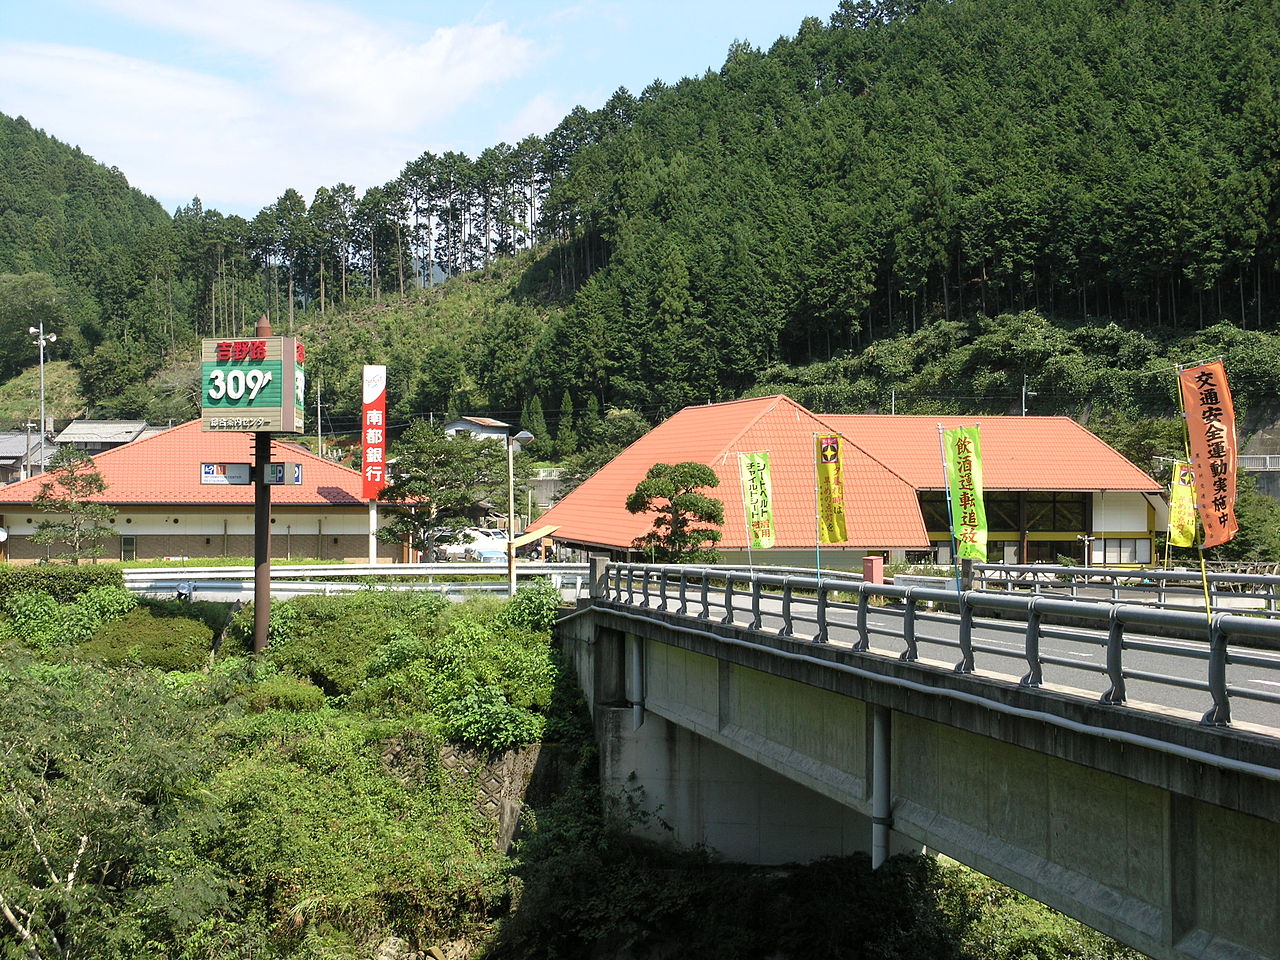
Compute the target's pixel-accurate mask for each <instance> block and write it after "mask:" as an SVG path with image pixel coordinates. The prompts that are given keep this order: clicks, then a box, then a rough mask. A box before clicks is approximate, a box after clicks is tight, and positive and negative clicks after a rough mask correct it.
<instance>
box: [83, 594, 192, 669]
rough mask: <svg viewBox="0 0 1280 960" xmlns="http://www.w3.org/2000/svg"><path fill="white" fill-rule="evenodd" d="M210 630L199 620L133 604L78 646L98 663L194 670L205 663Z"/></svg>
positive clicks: (86, 655)
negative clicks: (133, 605) (119, 616)
mask: <svg viewBox="0 0 1280 960" xmlns="http://www.w3.org/2000/svg"><path fill="white" fill-rule="evenodd" d="M212 648H213V631H212V630H210V629H209V626H208V625H207V624H205V623H203V622H201V621H200V620H195V619H190V618H187V617H175V616H165V615H164V613H163V612H161V613H160V614H159V615H157V614H156V613H154V612H153V611H152V609H151V608H150V607H148V606H139V607H135V608H134V609H133V610H131V611H129V612H128V613H126V614H125V615H124V616H123V617H121V618H120V619H118V620H113V621H112V622H110V623H107V624H103V625H101V626H100V627H98V629H97V630H96V631H93V634H92V637H90V638H87V639H86V640H85V641H84V642H83V643H81V645H80V654H81V655H82V656H83V657H85V658H86V659H90V660H97V661H99V662H101V663H140V664H142V665H144V666H148V667H155V668H157V669H159V670H196V669H199V668H201V667H203V666H204V665H206V664H207V663H208V660H209V651H210V650H211V649H212Z"/></svg>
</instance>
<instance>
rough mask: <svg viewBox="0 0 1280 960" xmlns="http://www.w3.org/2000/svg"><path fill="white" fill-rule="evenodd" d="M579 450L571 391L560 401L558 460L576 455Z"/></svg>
mask: <svg viewBox="0 0 1280 960" xmlns="http://www.w3.org/2000/svg"><path fill="white" fill-rule="evenodd" d="M577 450H578V432H577V431H576V430H575V429H574V425H573V398H572V397H571V396H569V391H568V390H566V391H565V392H564V396H563V397H562V398H561V399H560V422H559V423H558V424H556V459H557V460H563V459H564V458H565V457H567V456H570V455H571V454H573V453H576V452H577Z"/></svg>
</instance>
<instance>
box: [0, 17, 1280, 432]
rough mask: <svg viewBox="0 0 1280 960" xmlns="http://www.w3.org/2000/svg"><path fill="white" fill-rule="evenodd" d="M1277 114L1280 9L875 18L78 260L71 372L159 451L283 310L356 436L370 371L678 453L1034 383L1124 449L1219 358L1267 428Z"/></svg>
mask: <svg viewBox="0 0 1280 960" xmlns="http://www.w3.org/2000/svg"><path fill="white" fill-rule="evenodd" d="M691 66H693V65H691ZM1278 84H1280V0H1239V2H1226V0H1150V2H1144V0H1131V2H1125V0H950V2H944V0H926V2H922V3H899V2H893V0H883V2H875V3H852V2H848V0H845V2H842V3H841V4H840V6H839V8H838V9H837V10H836V11H835V12H834V13H833V14H832V15H831V16H830V18H829V19H828V20H827V21H825V22H824V21H820V20H817V19H806V20H804V21H803V22H802V23H800V24H798V29H797V32H796V34H795V36H794V37H787V38H782V39H780V40H778V41H777V42H776V43H775V44H774V45H773V46H772V47H771V48H770V49H769V50H768V51H762V50H759V49H756V48H753V47H751V46H749V45H746V44H735V45H734V46H733V47H732V48H731V49H730V50H729V52H728V56H727V59H726V61H725V63H724V64H723V66H722V67H721V68H720V69H719V70H713V71H708V72H706V73H705V74H704V75H701V76H698V77H695V78H690V79H686V80H684V81H682V82H680V83H679V84H676V85H674V86H671V87H667V86H664V85H662V84H658V83H655V84H654V85H652V86H650V87H648V88H646V89H645V90H644V91H642V92H641V93H640V94H639V95H638V96H636V95H633V94H632V93H630V92H628V91H626V90H619V91H618V92H617V93H615V94H614V95H613V96H612V97H611V98H610V99H609V101H608V102H607V103H606V104H604V105H603V106H602V107H600V108H599V109H596V110H587V109H583V108H578V109H575V110H574V111H573V112H572V113H571V114H569V115H568V116H567V117H565V118H564V120H563V121H562V122H561V123H560V124H559V126H557V128H556V129H555V130H554V131H552V132H551V133H550V134H549V135H547V136H546V137H545V138H537V137H530V138H527V139H526V140H523V141H521V142H520V143H519V144H517V145H515V146H509V145H506V144H498V145H495V146H493V147H491V148H489V149H487V150H485V151H483V152H482V153H481V154H480V155H479V156H478V157H476V158H474V159H473V158H469V157H466V156H464V155H462V154H459V153H454V152H450V153H445V154H443V155H435V154H431V153H427V154H423V155H422V156H421V157H418V158H415V159H411V160H409V161H408V162H407V163H406V165H405V168H404V170H403V172H402V173H401V175H400V176H399V177H397V178H396V179H395V180H393V181H392V182H390V183H388V184H385V185H383V186H380V187H375V188H371V189H369V190H367V191H366V192H365V193H364V194H363V195H357V194H356V191H354V190H353V189H352V188H351V187H349V186H347V185H345V184H337V185H334V186H333V187H329V188H322V189H321V190H319V191H317V192H316V194H315V196H314V197H313V199H312V200H311V201H310V202H309V203H308V202H307V200H306V199H305V198H304V197H303V196H302V195H301V194H299V193H298V192H297V191H294V190H290V191H288V192H286V193H285V194H284V195H283V196H282V197H280V198H279V199H278V200H277V201H276V202H275V203H274V204H272V205H270V206H268V207H266V208H264V209H263V211H262V212H261V213H260V214H259V215H258V216H257V217H255V218H254V219H253V220H252V221H245V220H243V219H241V218H238V217H223V216H222V215H221V214H218V213H217V212H216V211H211V210H206V209H203V208H202V207H201V205H200V204H199V202H198V201H196V202H193V203H192V204H191V205H190V206H189V207H185V208H183V209H181V210H179V211H177V214H176V216H175V217H174V218H173V219H172V222H171V223H170V224H169V225H168V229H167V230H165V231H156V232H154V233H152V232H149V231H148V229H147V228H146V227H145V226H144V225H143V224H142V223H139V219H141V220H143V222H144V223H150V221H149V220H146V219H145V218H144V217H142V215H141V214H136V215H133V219H132V220H131V221H129V220H128V218H126V221H127V222H131V224H132V225H131V226H129V227H128V228H127V229H126V232H132V234H133V236H134V237H135V242H134V244H133V249H134V250H135V251H139V250H145V251H146V253H145V254H142V255H138V254H137V253H136V252H135V253H134V255H133V256H132V257H131V258H124V257H122V258H116V257H109V258H106V259H107V260H108V261H109V262H103V261H102V260H98V261H95V263H96V264H97V265H98V266H100V267H101V270H98V269H95V270H94V271H90V272H89V273H86V272H85V271H83V270H81V271H80V272H79V273H77V272H75V263H76V261H77V258H76V257H72V256H70V255H69V254H67V253H62V256H63V261H62V263H63V269H60V270H56V271H55V278H56V281H57V282H58V283H66V284H70V285H73V286H77V285H78V286H82V287H84V288H85V289H86V290H87V293H88V295H87V296H82V297H81V298H80V299H79V301H77V302H85V303H91V304H96V305H98V307H99V311H98V313H97V314H95V315H89V314H84V313H82V315H80V316H76V317H71V318H69V323H70V324H71V325H72V326H73V327H74V328H76V331H77V333H76V335H75V336H73V337H70V338H68V350H69V353H68V354H67V355H68V356H70V357H72V358H73V359H76V360H77V362H78V363H79V364H80V368H81V371H82V379H83V381H84V384H85V388H86V391H87V393H88V398H89V401H90V403H91V404H92V405H93V406H94V409H96V410H100V411H103V412H112V413H118V414H132V415H146V414H147V413H148V411H149V410H151V409H153V407H154V405H155V403H156V398H155V396H154V395H153V394H154V391H152V394H148V392H147V391H145V390H138V389H132V390H131V389H126V388H127V387H128V386H129V384H126V383H124V382H123V381H122V379H121V378H122V377H126V376H127V377H132V378H134V379H135V380H143V379H146V378H147V377H153V376H154V375H156V374H157V372H158V371H159V370H160V368H161V362H160V360H159V359H158V358H161V357H163V355H164V353H165V352H166V351H174V353H175V355H177V356H184V357H185V356H189V355H191V353H192V349H193V348H192V344H193V343H194V340H195V339H196V338H198V337H199V336H202V335H204V336H208V335H217V334H222V333H227V332H234V331H239V330H243V329H246V328H247V326H248V325H250V324H251V323H252V321H253V319H254V318H255V317H256V316H257V315H258V313H259V312H262V311H263V310H266V311H268V312H269V313H270V314H271V315H272V317H273V320H274V321H275V322H276V327H277V330H281V329H288V330H292V331H294V332H299V333H303V334H304V335H306V336H308V337H309V338H310V342H312V343H313V344H314V346H315V349H314V352H313V354H312V357H313V361H312V362H313V364H314V366H313V367H312V379H313V382H315V381H319V382H321V383H322V385H323V386H322V395H323V393H324V390H325V389H328V390H329V391H330V392H331V393H332V394H333V398H332V402H330V399H329V398H327V397H326V398H325V403H326V410H327V411H329V413H330V415H336V416H337V417H338V420H336V421H331V422H336V423H341V422H342V420H341V418H342V415H343V414H344V413H348V412H350V409H351V407H352V406H353V404H354V403H355V401H354V397H356V396H358V389H356V377H357V371H358V365H359V364H360V363H363V362H375V361H376V362H388V363H389V364H391V367H392V370H391V374H392V382H391V393H392V394H394V395H396V396H398V397H399V398H400V402H399V411H398V412H399V415H400V416H401V417H402V418H407V417H409V416H412V415H414V414H425V413H426V412H428V411H431V410H435V411H439V412H443V411H444V410H445V408H447V407H454V408H458V407H462V406H466V407H468V408H471V409H486V408H487V409H489V410H491V411H492V412H494V413H496V414H498V415H500V416H505V417H508V418H515V417H518V416H519V415H520V411H521V410H522V409H528V407H529V406H530V404H531V403H533V402H534V401H535V400H537V401H538V402H539V405H540V406H542V407H543V408H545V409H546V410H547V411H548V413H551V412H552V411H554V410H557V409H560V408H561V406H562V404H563V403H564V399H563V398H565V397H566V395H567V397H568V403H567V407H568V408H570V409H572V410H574V411H577V410H582V409H584V408H585V407H586V405H587V404H588V402H589V401H592V402H594V403H596V404H599V405H601V406H608V405H616V406H622V407H632V408H635V409H638V410H641V411H642V412H644V413H645V414H646V416H649V417H650V418H651V419H654V418H656V417H658V416H660V415H662V414H665V413H669V412H671V411H673V410H674V409H677V408H678V407H679V406H681V405H683V404H686V403H690V402H704V401H706V400H714V399H726V398H729V397H734V396H738V395H740V394H742V393H743V392H749V391H759V390H762V389H770V388H773V387H774V386H781V387H782V388H785V389H787V390H788V391H789V392H792V393H794V394H797V395H800V396H801V398H802V399H805V400H807V401H809V402H814V403H816V404H818V405H820V406H824V407H826V408H828V409H866V408H868V407H877V408H881V409H889V408H890V407H891V405H894V404H897V405H898V406H897V409H899V410H903V409H913V407H912V404H915V407H914V409H936V408H937V406H938V405H939V404H942V403H949V404H951V405H953V406H954V405H956V404H958V405H959V406H960V407H962V408H964V409H971V410H974V411H987V410H992V409H994V410H997V411H1004V410H1007V409H1010V408H1015V407H1016V405H1017V403H1018V400H1019V395H1020V389H1021V387H1022V385H1023V383H1024V382H1025V383H1026V385H1027V389H1028V392H1029V394H1030V395H1033V396H1034V397H1035V400H1034V401H1033V406H1032V409H1033V411H1034V412H1041V413H1047V412H1059V411H1060V410H1061V411H1069V412H1073V413H1077V414H1081V413H1082V412H1087V410H1083V411H1082V401H1083V402H1087V403H1088V404H1093V405H1096V406H1098V407H1101V408H1102V409H1104V410H1105V409H1111V408H1117V409H1122V410H1123V412H1124V414H1125V415H1126V416H1130V415H1133V414H1136V413H1137V412H1143V411H1150V410H1155V409H1156V408H1158V407H1161V406H1167V404H1168V401H1169V398H1170V396H1171V394H1170V392H1169V390H1168V387H1167V386H1159V385H1154V384H1152V383H1150V382H1148V380H1147V379H1144V378H1148V379H1149V377H1150V376H1151V375H1152V373H1153V371H1156V370H1158V369H1163V370H1167V369H1168V367H1169V365H1170V364H1171V363H1172V362H1173V361H1174V360H1177V359H1181V360H1193V359H1199V358H1200V356H1202V355H1203V354H1200V355H1194V356H1193V355H1191V354H1192V353H1194V352H1195V351H1209V352H1213V353H1216V352H1224V351H1225V352H1227V353H1228V354H1229V355H1231V358H1232V360H1233V361H1234V360H1235V359H1236V358H1237V357H1238V358H1239V359H1240V360H1241V362H1243V363H1250V364H1252V368H1251V372H1250V373H1249V375H1248V376H1246V377H1245V378H1243V382H1242V384H1241V386H1242V389H1243V390H1244V393H1245V399H1246V401H1247V400H1249V399H1252V398H1256V397H1261V396H1265V395H1268V394H1274V393H1276V392H1278V391H1277V389H1276V388H1277V380H1276V374H1274V373H1268V372H1267V370H1266V369H1263V368H1262V367H1261V366H1259V364H1260V363H1261V361H1260V360H1259V359H1258V358H1263V357H1267V356H1271V355H1274V351H1275V345H1274V343H1273V341H1272V336H1271V334H1270V331H1271V330H1273V329H1274V326H1275V322H1276V319H1277V317H1276V309H1275V303H1276V294H1277V292H1278V290H1277V288H1278V286H1280V276H1278V275H1277V263H1278V262H1280V243H1278V238H1277V233H1276V231H1277V224H1280V203H1278V200H1277V198H1278V197H1280V100H1278V99H1277V96H1278ZM6 129H7V127H6ZM5 149H6V151H9V152H11V150H12V148H11V147H8V146H6V148H5ZM4 162H5V163H6V164H7V165H10V166H11V165H12V163H13V160H12V157H7V158H6V159H5V160H4ZM10 189H12V187H11V188H10ZM6 206H7V205H6ZM6 222H7V221H6ZM10 233H12V231H11V230H10ZM144 236H145V237H146V238H147V243H150V244H151V247H148V246H147V245H146V243H144V241H143V238H144ZM522 251H530V252H527V253H523V254H522V253H521V252H522ZM60 252H61V251H60ZM516 254H520V256H519V257H518V259H516V260H511V259H509V258H510V257H511V256H512V255H516ZM23 255H24V254H22V253H21V252H20V253H19V256H23ZM25 256H26V259H12V260H5V261H3V264H2V265H0V269H9V270H12V269H29V268H30V266H35V265H38V264H39V263H41V262H42V261H40V260H38V259H32V256H31V255H30V254H25ZM10 264H18V266H16V267H15V266H11V265H10ZM55 266H56V265H55ZM49 269H51V270H52V269H54V267H50V268H49ZM481 270H483V271H484V273H483V276H485V277H490V278H493V277H496V278H497V279H496V280H491V281H488V282H487V283H488V285H487V286H486V285H485V284H484V283H477V281H478V280H479V279H480V278H481V276H482V274H479V273H475V272H472V271H481ZM460 274H466V275H467V276H459V275H460ZM441 277H456V278H457V279H455V280H451V281H449V282H447V283H445V284H444V286H443V288H442V290H433V291H428V292H427V293H426V294H425V295H424V294H421V293H415V289H416V288H417V287H418V286H420V285H430V284H433V283H435V282H436V281H437V280H438V279H439V278H441ZM393 304H394V306H393ZM0 309H2V307H0ZM99 342H101V343H102V344H103V346H102V347H101V348H100V349H99V350H98V351H97V352H96V353H95V354H93V355H90V354H89V352H88V348H89V347H90V346H92V345H93V344H95V343H99ZM125 342H129V343H131V344H138V343H141V344H143V345H149V346H152V347H154V348H155V349H150V350H147V349H143V350H138V349H136V348H134V347H130V348H125V347H123V346H120V344H123V343H125ZM0 349H12V348H11V347H9V346H8V345H5V346H3V347H0ZM112 350H116V351H117V353H116V355H115V357H114V361H115V362H113V363H110V364H106V363H103V362H100V361H95V360H94V357H101V356H111V351H112ZM77 351H78V352H77ZM815 364H816V366H815ZM1055 365H1056V366H1055ZM1024 376H1025V377H1026V380H1025V381H1024V380H1023V377H1024ZM1072 378H1075V379H1072ZM1135 378H1136V379H1135ZM170 386H172V380H171V381H170ZM169 402H170V403H172V399H171V400H170V401H169Z"/></svg>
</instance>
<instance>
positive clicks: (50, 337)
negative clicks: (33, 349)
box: [27, 320, 58, 473]
mask: <svg viewBox="0 0 1280 960" xmlns="http://www.w3.org/2000/svg"><path fill="white" fill-rule="evenodd" d="M27 333H36V334H39V336H37V337H36V338H35V339H34V340H32V341H31V342H32V343H38V344H40V472H41V473H44V436H45V431H46V430H47V429H48V421H47V420H45V418H44V345H45V344H46V343H53V342H54V341H55V340H57V339H58V335H57V334H56V333H48V334H46V333H45V332H44V321H43V320H41V321H40V326H38V327H27Z"/></svg>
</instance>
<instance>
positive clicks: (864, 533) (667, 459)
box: [538, 396, 928, 550]
mask: <svg viewBox="0 0 1280 960" xmlns="http://www.w3.org/2000/svg"><path fill="white" fill-rule="evenodd" d="M836 430H837V428H835V427H834V425H833V424H832V423H831V422H830V421H829V419H828V418H825V417H818V416H815V415H814V414H812V413H810V412H809V411H808V410H806V409H805V408H804V407H802V406H800V404H798V403H796V402H795V401H793V400H791V399H789V398H788V397H782V396H775V397H761V398H758V399H753V400H737V401H733V402H731V403H717V404H709V405H707V406H702V407H686V408H685V409H684V410H681V411H680V412H679V413H677V414H676V415H675V416H673V417H672V418H671V419H669V420H667V421H666V422H665V423H662V424H660V425H659V426H657V427H655V428H654V429H653V430H651V431H650V432H649V433H647V434H646V435H645V436H643V437H641V438H640V439H639V440H637V441H636V442H635V443H633V444H632V445H631V446H629V447H628V448H627V449H626V450H624V451H623V452H622V453H620V454H618V456H617V457H615V458H614V459H613V460H611V461H610V462H609V463H608V464H607V465H606V466H605V467H603V468H602V469H601V470H600V471H599V472H598V473H596V474H595V475H594V476H592V477H590V478H589V479H587V480H586V481H584V482H583V483H582V485H581V486H579V487H578V488H577V489H575V490H574V491H572V492H571V493H570V494H569V495H568V496H566V497H565V498H564V499H563V500H561V501H560V502H559V503H558V504H556V505H555V506H554V507H552V508H551V509H550V510H548V511H547V512H546V513H545V514H544V515H543V516H542V517H540V518H539V519H538V525H539V526H541V525H544V524H554V525H556V526H558V527H559V529H558V530H556V532H555V537H556V539H558V540H567V541H570V542H573V543H582V544H590V545H595V546H601V547H615V548H627V547H630V546H631V543H632V541H633V540H635V539H636V538H637V537H641V536H643V535H644V534H645V533H647V532H648V531H649V530H650V529H652V527H653V516H654V515H653V514H652V513H646V514H632V513H629V512H627V508H626V500H627V497H628V496H629V495H630V494H631V493H632V492H633V491H634V490H635V488H636V484H638V483H639V482H640V481H641V480H642V479H644V476H645V474H646V473H647V472H648V470H649V468H650V467H652V466H653V465H654V464H655V463H683V462H685V461H693V462H695V463H703V464H706V465H707V466H709V467H711V469H712V470H714V471H715V473H716V476H717V477H719V479H720V486H719V487H717V488H716V489H715V490H714V491H711V493H712V495H714V496H716V497H718V498H719V499H720V500H721V501H723V502H724V526H723V528H722V531H723V538H722V539H721V541H720V545H721V546H722V547H725V548H728V549H730V550H741V549H745V548H746V540H747V538H746V520H745V517H744V514H743V507H742V488H741V485H740V481H739V479H738V456H737V455H738V454H739V453H754V452H757V451H762V450H767V451H768V452H769V459H770V465H771V473H772V480H773V502H774V523H775V525H776V529H777V544H776V546H777V547H779V548H810V549H811V548H812V547H813V544H814V539H815V535H816V533H815V521H814V515H815V504H814V486H815V481H814V466H813V461H814V455H813V448H814V439H813V438H814V435H815V434H824V433H833V432H836ZM844 450H845V468H844V469H845V473H844V485H845V516H846V518H847V521H848V530H849V540H848V541H847V542H846V543H844V544H842V546H846V547H854V548H862V549H883V548H890V547H926V546H928V537H927V535H926V533H925V529H924V522H923V520H922V519H921V516H920V508H919V505H918V503H917V501H916V494H915V489H914V488H913V487H912V486H911V485H910V484H909V483H908V482H907V481H906V480H904V479H903V478H902V477H901V476H898V475H897V474H895V473H894V472H893V471H892V470H890V469H888V468H887V467H885V466H884V465H883V464H882V463H880V462H878V461H877V460H876V459H875V458H873V457H871V456H870V455H868V454H867V453H866V451H864V450H862V449H859V448H858V447H857V446H856V445H854V444H848V445H846V446H845V448H844Z"/></svg>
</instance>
